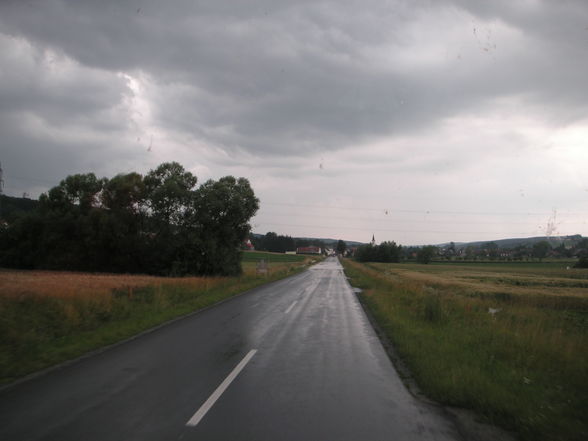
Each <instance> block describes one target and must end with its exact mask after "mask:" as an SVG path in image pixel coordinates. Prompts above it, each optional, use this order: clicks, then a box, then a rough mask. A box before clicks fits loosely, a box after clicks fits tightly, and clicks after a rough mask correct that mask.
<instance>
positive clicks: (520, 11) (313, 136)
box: [2, 1, 588, 155]
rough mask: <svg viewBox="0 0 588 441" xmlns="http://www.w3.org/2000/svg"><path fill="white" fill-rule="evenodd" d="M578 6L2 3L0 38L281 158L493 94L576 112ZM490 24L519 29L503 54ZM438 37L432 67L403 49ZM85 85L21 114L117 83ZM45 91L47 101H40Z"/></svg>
mask: <svg viewBox="0 0 588 441" xmlns="http://www.w3.org/2000/svg"><path fill="white" fill-rule="evenodd" d="M586 9H587V8H582V7H581V2H565V3H561V4H560V3H554V2H544V3H537V2H535V6H528V7H523V6H520V5H519V6H517V3H516V2H515V3H513V2H497V3H496V2H492V5H491V6H489V3H488V2H469V1H468V2H463V1H455V2H449V1H448V2H444V3H434V4H433V3H431V2H425V1H421V2H410V3H407V2H401V1H398V2H393V3H391V4H384V3H381V2H367V3H366V2H354V1H349V2H345V3H341V2H333V3H331V2H321V3H315V2H269V1H266V2H264V1H254V2H239V3H238V5H235V4H234V3H233V2H231V3H224V2H200V3H195V2H169V4H168V3H166V4H161V3H160V2H138V3H136V4H134V3H133V4H131V3H130V2H122V4H121V3H119V2H94V1H90V2H80V1H72V2H68V1H48V2H30V3H27V4H23V3H22V2H12V3H9V4H5V5H4V6H3V8H2V16H3V17H4V19H3V21H2V27H3V29H5V32H9V33H11V34H13V35H18V36H20V37H21V38H25V39H27V40H29V41H32V42H33V43H34V44H35V45H37V46H38V47H40V48H46V47H49V48H53V49H54V50H55V51H57V52H60V51H63V52H64V53H65V54H67V55H68V56H69V57H71V58H72V59H74V60H76V61H77V62H79V63H81V64H82V65H84V66H89V67H92V68H95V69H99V70H104V71H110V72H113V73H116V72H118V71H127V72H131V73H132V72H145V73H147V74H148V75H149V77H150V79H151V81H152V83H151V85H152V87H154V88H156V89H158V91H159V92H158V94H157V96H156V97H154V99H155V100H154V109H153V111H154V113H153V116H154V118H155V120H156V123H157V124H159V125H160V126H162V127H166V128H167V129H169V130H178V131H182V132H185V133H187V134H189V135H192V136H194V137H195V138H196V139H200V140H204V141H206V142H209V143H212V144H215V145H217V146H219V147H221V148H224V149H227V150H240V149H241V150H245V151H249V152H256V151H259V152H263V153H264V154H271V153H275V154H280V155H283V154H286V155H296V154H307V152H309V151H315V152H316V151H323V150H332V149H339V148H342V147H347V146H349V145H353V144H354V143H360V142H363V141H366V140H369V139H371V138H372V137H377V136H385V135H392V136H393V135H396V134H399V133H410V132H411V131H413V130H416V129H419V128H421V127H425V126H428V125H431V124H435V123H436V122H438V121H439V120H442V119H443V118H446V117H449V116H452V115H456V114H460V113H465V112H472V111H476V110H477V109H479V108H480V106H483V105H484V104H485V101H486V100H488V99H491V98H495V97H496V96H501V95H502V96H508V95H511V94H525V95H526V99H528V100H530V101H531V102H534V103H536V105H537V106H541V105H543V106H544V107H545V109H543V111H544V112H545V114H546V115H549V114H550V109H549V106H553V107H557V108H558V111H557V112H552V115H551V117H552V118H553V122H554V123H562V124H563V123H566V122H568V121H569V120H570V119H574V118H577V117H579V116H583V115H584V114H585V111H586V104H585V103H586V102H588V101H587V99H586V98H588V97H587V96H586V95H587V94H588V91H586V89H585V88H584V87H580V85H581V83H582V78H583V77H582V72H586V70H587V68H588V61H586V60H588V57H586V50H585V49H583V47H582V45H580V44H576V42H575V41H574V39H576V40H579V39H581V38H583V39H584V41H585V39H586V35H587V34H588V32H586V30H585V29H584V28H585V23H586V17H587V12H586ZM468 13H469V14H472V15H471V16H470V15H468ZM554 18H557V20H554ZM501 23H506V24H507V25H509V26H511V27H512V28H513V29H514V31H513V32H514V34H517V33H519V34H520V35H519V37H520V41H518V42H515V44H516V45H517V47H515V48H509V45H510V44H512V41H509V39H510V38H512V35H508V38H509V39H506V40H505V39H502V38H503V35H501V32H502V31H504V29H503V28H504V25H501ZM421 25H423V26H426V27H422V28H419V30H418V31H414V30H413V29H412V27H414V26H421ZM456 26H457V27H458V28H459V27H463V34H464V36H463V37H461V39H459V37H458V36H456V35H454V31H453V30H452V28H453V27H456ZM515 37H516V35H515ZM456 38H458V39H457V40H456ZM445 39H446V40H447V42H446V47H445V48H444V51H445V54H446V57H447V60H441V61H439V60H438V59H437V60H436V61H432V62H427V60H426V59H427V57H428V56H432V57H433V58H439V57H438V54H432V55H431V54H419V52H418V51H419V50H425V49H427V48H426V47H425V44H428V43H434V42H435V41H436V40H440V41H444V40H445ZM494 45H496V47H494ZM584 47H586V45H584ZM433 50H434V51H435V50H436V51H440V50H443V48H442V45H441V46H440V47H438V48H434V49H433ZM411 51H414V53H412V54H410V52H411ZM396 53H398V54H400V55H401V56H399V57H397V60H396V61H393V59H394V57H395V55H396ZM407 55H410V57H413V58H414V63H413V62H411V61H410V60H408V61H407V60H406V59H403V58H406V56H407ZM582 55H584V56H582ZM387 57H390V58H391V61H389V62H387V61H386V58H387ZM419 58H421V59H423V60H424V62H423V63H420V64H419ZM44 63H45V64H46V63H47V61H44ZM39 67H40V68H41V69H47V67H46V66H39ZM87 82H88V78H87V77H83V78H71V79H69V83H67V84H65V85H66V86H67V92H69V93H68V94H67V95H64V94H60V93H59V89H58V88H59V85H57V92H55V87H53V86H54V85H53V84H51V83H49V84H43V83H41V84H39V88H38V89H37V90H35V89H33V90H31V91H30V94H31V95H32V94H35V95H36V96H37V97H38V98H39V100H38V103H37V108H39V107H38V106H39V103H40V102H43V103H44V104H43V105H45V106H49V107H51V108H53V109H55V108H57V109H59V107H63V108H64V109H65V110H64V113H75V112H76V111H77V110H78V109H80V108H82V107H83V108H86V109H85V110H87V107H88V106H90V107H91V106H93V105H94V106H96V105H100V104H101V102H113V101H115V102H116V100H117V97H118V96H120V94H121V91H120V82H119V84H118V85H117V84H114V83H113V84H112V85H111V88H110V90H106V89H104V90H102V89H101V90H100V91H98V90H97V89H96V88H92V87H91V84H90V85H88V83H87ZM82 84H83V86H82ZM116 87H119V89H118V90H117V89H116ZM182 89H183V90H184V91H186V92H187V93H181V91H182ZM48 90H49V91H52V92H51V93H52V94H54V96H43V93H47V92H46V91H48ZM178 90H180V93H177V91H178ZM55 94H56V95H55ZM92 100H98V102H92ZM9 105H12V104H9ZM19 105H20V106H32V105H33V103H30V102H27V100H26V98H25V99H22V100H21V101H19ZM570 106H572V107H570ZM562 107H564V108H566V112H565V115H562V113H561V108H562ZM68 110H69V111H70V112H68Z"/></svg>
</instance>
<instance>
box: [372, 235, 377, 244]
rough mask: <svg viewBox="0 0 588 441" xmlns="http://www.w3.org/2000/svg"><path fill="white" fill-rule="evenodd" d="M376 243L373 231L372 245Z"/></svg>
mask: <svg viewBox="0 0 588 441" xmlns="http://www.w3.org/2000/svg"><path fill="white" fill-rule="evenodd" d="M375 244H376V237H375V236H374V235H373V233H372V245H375Z"/></svg>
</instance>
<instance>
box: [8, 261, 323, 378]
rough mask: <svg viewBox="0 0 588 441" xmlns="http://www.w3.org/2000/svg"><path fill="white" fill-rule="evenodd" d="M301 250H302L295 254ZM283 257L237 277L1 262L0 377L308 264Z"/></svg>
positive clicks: (247, 266)
mask: <svg viewBox="0 0 588 441" xmlns="http://www.w3.org/2000/svg"><path fill="white" fill-rule="evenodd" d="M293 257H300V256H293ZM312 261H313V259H311V258H304V257H303V258H298V259H296V260H295V261H293V260H286V261H281V262H278V261H277V259H275V260H274V259H270V263H269V274H264V275H261V274H257V273H256V265H257V264H256V262H257V259H252V258H251V256H247V257H245V258H244V262H243V263H242V265H243V271H244V272H243V275H242V276H240V277H184V278H168V277H152V276H143V275H120V274H93V273H73V272H58V271H13V270H0V384H2V383H8V382H11V381H13V380H15V379H17V378H19V377H22V376H24V375H27V374H29V373H32V372H35V371H38V370H40V369H43V368H46V367H49V366H51V365H54V364H57V363H60V362H62V361H65V360H68V359H72V358H75V357H77V356H80V355H82V354H84V353H86V352H88V351H91V350H94V349H97V348H100V347H103V346H105V345H109V344H112V343H115V342H117V341H120V340H123V339H125V338H128V337H130V336H132V335H135V334H137V333H139V332H141V331H144V330H146V329H149V328H151V327H153V326H156V325H158V324H160V323H163V322H165V321H167V320H170V319H172V318H174V317H177V316H181V315H184V314H188V313H190V312H193V311H196V310H198V309H201V308H204V307H206V306H209V305H212V304H213V303H216V302H218V301H221V300H223V299H226V298H228V297H230V296H233V295H235V294H238V293H241V292H243V291H245V290H247V289H251V288H253V287H255V286H259V285H261V284H264V283H267V282H270V281H273V280H277V279H280V278H283V277H286V276H289V275H292V274H295V273H296V272H299V271H301V270H303V269H304V268H306V267H307V266H308V265H309V264H310V263H311V262H312Z"/></svg>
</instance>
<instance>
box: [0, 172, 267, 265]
mask: <svg viewBox="0 0 588 441" xmlns="http://www.w3.org/2000/svg"><path fill="white" fill-rule="evenodd" d="M196 184H197V178H196V176H194V175H193V174H192V173H190V172H188V171H186V170H185V169H184V168H183V167H182V166H181V165H180V164H178V163H177V162H169V163H164V164H161V165H160V166H159V167H157V168H156V169H154V170H151V171H150V172H149V173H147V174H146V175H145V176H142V175H140V174H139V173H134V172H133V173H128V174H120V175H117V176H115V177H113V178H111V179H106V178H102V179H98V178H97V177H96V176H95V175H94V174H93V173H88V174H77V175H72V176H68V177H67V178H66V179H64V180H63V181H61V183H60V184H59V185H58V186H56V187H54V188H52V189H51V190H49V192H48V193H46V194H43V195H42V196H41V197H40V200H39V204H38V208H37V209H36V210H34V211H32V212H29V213H26V214H24V215H22V216H19V217H18V218H17V219H15V220H13V221H12V222H10V223H8V225H4V226H3V227H2V229H1V231H0V266H5V267H18V268H44V269H62V270H63V269H67V270H83V271H109V272H141V273H150V274H165V275H183V274H222V275H232V274H238V273H239V272H240V271H241V266H240V251H239V249H240V245H241V244H242V242H243V241H244V240H245V239H246V238H247V236H248V234H249V231H250V225H249V220H250V219H251V217H252V216H253V215H254V214H255V213H256V211H257V209H258V207H259V201H258V199H257V198H256V197H255V194H254V192H253V190H252V188H251V186H250V185H249V182H248V181H247V179H244V178H239V179H235V178H234V177H232V176H227V177H224V178H221V179H219V180H218V181H214V180H209V181H207V182H205V183H204V184H202V185H201V186H199V187H196Z"/></svg>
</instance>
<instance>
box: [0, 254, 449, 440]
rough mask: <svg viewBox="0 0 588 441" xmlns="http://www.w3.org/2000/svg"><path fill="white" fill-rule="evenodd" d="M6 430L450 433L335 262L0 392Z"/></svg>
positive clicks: (149, 434) (47, 433) (25, 435)
mask: <svg viewBox="0 0 588 441" xmlns="http://www.w3.org/2000/svg"><path fill="white" fill-rule="evenodd" d="M0 439H1V440H10V441H19V440H56V441H57V440H60V441H67V440H100V441H106V440H142V441H145V440H158V441H161V440H233V441H234V440H272V441H276V440H283V441H287V440H353V441H358V440H365V441H368V440H399V441H408V440H454V439H459V435H458V434H457V431H456V429H455V427H454V426H453V424H452V422H451V421H450V420H448V419H446V418H445V417H444V416H442V415H441V414H440V413H439V412H438V410H437V409H436V408H434V407H432V406H429V405H426V404H423V403H421V402H419V401H418V400H416V399H415V398H413V396H412V395H410V393H409V392H408V391H407V390H406V388H405V387H404V385H403V383H402V382H401V380H400V379H399V377H398V375H397V373H396V371H395V370H394V368H393V366H392V364H391V363H390V361H389V359H388V357H387V355H386V353H385V351H384V349H383V347H382V345H381V343H380V341H379V339H378V337H377V336H376V334H375V333H374V330H373V329H372V327H371V325H370V323H369V321H368V319H367V317H366V316H365V314H364V312H363V310H362V308H361V305H360V304H359V302H358V301H357V299H356V298H355V295H354V293H353V292H352V289H351V288H350V286H349V284H348V283H347V280H346V279H345V277H344V275H343V271H342V268H341V266H340V264H339V263H338V262H337V260H336V259H334V258H330V259H327V260H326V261H325V262H323V263H321V264H318V265H316V266H314V267H312V268H311V269H309V270H308V271H305V272H304V273H301V274H298V275H296V276H293V277H291V278H288V279H284V280H281V281H279V282H275V283H272V284H270V285H266V286H265V287H261V288H258V289H255V290H253V291H251V292H249V293H247V294H245V295H242V296H239V297H236V298H234V299H232V300H230V301H228V302H225V303H222V304H220V305H218V306H216V307H213V308H210V309H208V310H205V311H202V312H200V313H198V314H195V315H193V316H190V317H188V318H186V319H183V320H180V321H177V322H174V323H172V324H170V325H168V326H165V327H163V328H161V329H159V330H157V331H155V332H152V333H150V334H147V335H144V336H142V337H140V338H137V339H135V340H132V341H129V342H127V343H125V344H122V345H119V346H116V347H114V348H112V349H109V350H107V351H105V352H103V353H100V354H97V355H95V356H92V357H89V358H86V359H84V360H81V361H80V362H77V363H75V364H73V365H70V366H67V367H65V368H63V369H59V370H56V371H53V372H51V373H49V374H47V375H44V376H41V377H39V378H36V379H33V380H31V381H27V382H24V383H22V384H19V385H17V386H15V387H12V388H9V389H7V390H5V391H3V392H0Z"/></svg>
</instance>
